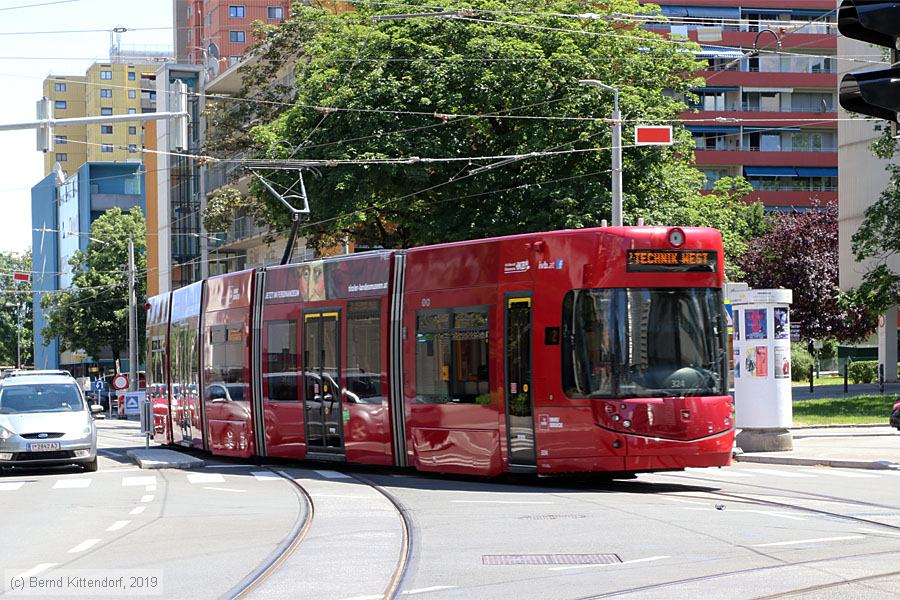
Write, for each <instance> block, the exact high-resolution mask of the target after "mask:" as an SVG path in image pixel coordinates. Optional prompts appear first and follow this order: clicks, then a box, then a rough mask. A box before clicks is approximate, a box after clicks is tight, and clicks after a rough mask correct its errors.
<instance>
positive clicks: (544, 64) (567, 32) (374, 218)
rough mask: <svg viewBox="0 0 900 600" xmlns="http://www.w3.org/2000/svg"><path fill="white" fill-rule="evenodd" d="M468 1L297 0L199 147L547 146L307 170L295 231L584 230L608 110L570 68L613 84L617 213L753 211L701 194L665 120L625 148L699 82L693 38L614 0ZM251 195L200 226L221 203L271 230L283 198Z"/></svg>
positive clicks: (420, 235)
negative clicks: (647, 24)
mask: <svg viewBox="0 0 900 600" xmlns="http://www.w3.org/2000/svg"><path fill="white" fill-rule="evenodd" d="M466 6H468V7H470V9H471V10H470V12H467V13H464V16H463V18H455V19H442V18H409V19H402V20H390V21H374V20H373V17H374V16H376V15H378V14H390V13H395V12H397V10H396V8H395V7H391V6H386V7H382V6H381V5H379V4H377V3H376V4H369V3H359V4H354V5H353V8H354V9H353V10H350V11H345V12H340V13H335V12H331V11H327V10H323V9H320V8H315V7H309V6H302V5H299V4H298V5H296V10H295V11H294V13H293V15H292V17H291V18H290V19H288V20H286V21H285V22H284V23H283V24H282V25H281V26H279V27H275V28H271V27H269V28H261V29H259V30H258V31H257V33H258V35H259V36H260V37H262V38H263V39H264V42H263V43H262V45H261V46H260V47H259V49H258V51H257V52H258V60H256V61H254V62H253V64H252V65H251V66H248V67H247V68H246V69H245V70H244V84H245V85H244V88H243V90H242V91H241V93H240V94H239V96H240V98H239V99H238V100H237V101H235V100H227V101H223V102H221V103H220V106H219V107H218V108H216V109H214V110H213V111H212V112H211V115H210V120H211V123H212V126H213V128H215V129H217V130H218V131H219V135H218V136H215V137H214V138H213V140H212V141H211V144H210V146H209V150H210V151H211V152H217V153H220V154H221V155H223V156H226V155H228V154H229V153H233V152H235V151H237V150H241V151H244V150H246V149H247V147H248V145H249V147H250V148H251V150H252V151H253V152H254V153H255V154H256V155H257V156H259V157H263V158H266V159H271V160H273V161H284V160H287V159H299V160H304V161H309V160H321V161H343V160H373V159H386V158H396V157H429V158H448V157H479V156H488V157H495V156H510V155H520V154H528V153H531V152H544V151H546V152H559V154H554V155H550V156H538V157H531V158H527V159H522V160H509V161H502V160H500V159H494V160H491V159H485V160H473V161H471V162H466V161H463V162H427V163H426V162H421V161H415V160H412V161H410V163H409V164H382V165H371V164H369V165H346V164H335V163H332V164H327V165H326V166H323V167H322V168H321V169H320V170H319V172H320V176H318V177H308V178H307V181H306V183H307V188H308V192H309V196H310V202H311V207H312V213H313V214H312V216H311V222H310V223H309V224H307V225H306V226H305V231H304V233H305V234H306V235H307V236H309V237H310V238H311V239H312V240H313V242H314V243H315V244H317V245H319V246H320V247H321V246H327V245H331V244H333V243H335V242H336V241H338V240H342V239H344V238H346V237H350V238H352V239H355V240H356V241H357V242H359V243H361V244H364V245H380V246H385V247H398V246H401V247H402V246H411V245H417V244H427V243H433V242H444V241H451V240H459V239H471V238H479V237H484V236H491V235H504V234H512V233H521V232H525V231H536V230H548V229H561V228H568V227H585V226H592V225H597V224H599V223H600V221H601V219H604V218H609V215H610V206H611V195H610V181H611V179H610V173H609V166H610V154H609V151H608V150H607V149H608V148H609V146H610V143H611V140H610V137H611V136H610V126H609V123H608V122H607V121H606V120H604V119H605V118H606V117H608V116H609V115H610V112H611V104H612V98H611V95H610V94H609V93H607V92H604V91H603V90H600V89H599V88H595V87H584V86H580V85H579V84H578V80H580V79H598V80H601V81H603V82H604V83H606V84H609V85H612V86H615V87H617V88H619V89H620V91H621V95H620V104H621V108H622V113H623V116H624V118H625V119H626V120H627V122H626V124H625V127H624V130H625V132H626V133H625V135H624V138H625V140H624V143H625V145H626V146H629V147H627V148H626V149H625V151H624V155H625V157H624V158H625V161H624V162H625V164H624V188H625V189H624V192H625V194H624V196H625V197H624V206H625V215H626V223H630V224H634V222H635V220H636V218H637V216H640V215H642V214H645V215H647V216H653V217H656V216H658V217H659V219H655V220H660V221H661V222H663V221H666V219H665V218H664V217H665V216H667V215H668V214H671V211H670V210H669V209H670V208H671V207H673V206H684V205H685V204H687V205H689V206H691V207H692V208H691V210H689V211H685V212H683V213H680V214H679V219H680V221H681V224H693V225H720V224H722V225H734V223H735V222H738V224H742V223H744V222H745V221H746V222H747V223H751V222H752V221H753V219H752V218H751V215H747V216H741V217H739V218H738V217H736V218H730V217H729V218H725V219H722V218H721V211H722V205H723V202H724V204H725V205H727V206H728V207H731V206H732V205H733V204H734V203H733V202H731V200H730V199H729V200H728V201H727V202H726V201H724V200H723V196H724V195H725V194H723V193H716V194H712V195H710V196H707V197H699V194H698V190H699V189H700V187H701V184H702V175H701V174H700V172H699V171H697V170H696V169H694V168H693V167H692V166H691V163H692V161H693V145H692V143H691V137H690V135H689V133H688V132H687V131H685V130H684V129H682V128H676V138H677V143H676V144H674V145H673V146H670V147H630V142H629V139H630V136H629V135H628V132H629V131H630V130H631V127H632V126H633V124H634V123H635V122H636V120H638V119H640V120H650V121H652V120H658V121H662V122H669V121H671V120H674V119H677V117H678V115H679V113H680V112H682V111H684V110H686V106H685V104H684V103H683V102H682V101H680V100H679V99H678V98H679V97H681V95H683V94H686V93H689V90H690V89H691V88H693V87H696V86H698V85H702V82H701V80H699V79H698V78H696V77H695V73H696V71H697V69H698V68H699V67H701V66H702V63H700V62H698V61H697V60H695V58H694V55H693V50H695V49H696V48H697V46H695V45H691V44H683V43H675V42H672V41H668V40H665V39H663V38H662V37H661V36H658V35H655V34H653V33H651V32H648V31H647V30H644V29H641V28H638V27H635V26H634V24H633V23H628V22H625V21H621V20H618V19H617V18H616V17H615V15H616V14H635V13H642V12H643V13H651V12H656V10H655V9H654V7H652V6H644V7H642V6H641V5H639V4H638V2H636V1H634V0H615V1H613V2H611V3H609V4H606V5H604V6H603V7H597V6H594V7H592V9H593V10H597V11H599V12H600V13H601V14H599V15H598V17H599V18H580V19H579V18H573V17H574V16H575V15H577V14H580V13H584V12H585V6H584V4H583V2H579V1H576V0H553V1H550V2H546V3H540V11H541V12H540V13H535V12H534V11H535V10H536V9H535V7H536V6H538V5H537V4H535V3H533V2H525V1H524V0H512V1H510V2H504V3H503V4H499V3H497V2H493V1H490V0H471V1H469V2H467V3H466ZM418 11H421V12H433V8H431V7H430V6H429V5H428V4H427V3H421V2H417V1H413V2H411V3H408V4H406V5H404V8H403V11H402V12H404V13H415V12H418ZM285 65H288V67H293V74H291V73H292V72H291V69H290V68H285ZM285 73H287V74H288V76H287V77H280V78H279V76H283V75H284V74H285ZM273 80H274V81H277V83H274V84H272V83H270V82H272V81H273ZM291 82H292V83H293V87H291V86H290V85H289V84H290V83H291ZM260 101H261V102H260ZM282 103H286V104H287V105H288V108H285V106H284V104H282ZM317 107H318V108H317ZM321 107H340V110H336V111H332V110H328V109H323V108H321ZM256 123H262V124H261V125H257V126H255V127H254V126H253V125H254V124H256ZM596 148H603V150H594V149H596ZM484 167H489V168H484ZM266 176H267V177H268V178H270V179H271V180H272V181H273V182H274V183H275V184H278V185H281V186H282V187H283V188H284V189H287V188H289V187H290V186H291V185H293V184H294V183H295V181H296V177H295V173H292V172H289V171H283V170H282V171H274V172H269V171H267V172H266ZM253 192H254V195H255V196H256V197H258V198H260V199H261V202H259V203H257V204H256V205H255V207H250V206H248V204H247V202H246V200H244V201H240V200H235V198H236V195H235V194H234V192H233V190H228V191H226V192H223V193H222V194H220V195H219V196H217V197H216V198H215V199H214V200H213V201H212V203H211V207H212V210H211V212H210V214H209V215H207V216H208V217H209V219H208V220H207V221H208V222H207V224H208V225H211V227H210V229H211V230H216V229H220V228H221V224H222V216H223V214H225V215H227V213H228V208H229V206H230V207H234V208H241V209H242V210H249V212H252V213H255V214H256V215H257V217H258V218H260V219H261V220H263V221H267V222H270V223H273V224H275V225H276V226H278V227H281V228H283V227H285V226H286V225H287V214H286V211H284V209H283V208H282V207H281V206H280V205H278V204H277V202H276V201H275V199H274V198H273V197H272V196H271V195H270V194H268V193H267V192H265V191H264V190H263V189H262V187H261V186H259V185H254V187H253ZM729 198H730V197H729ZM729 210H730V209H729ZM732 212H734V211H732ZM736 212H739V213H740V214H741V215H744V211H736ZM212 225H216V226H212ZM748 227H751V226H750V225H748ZM751 228H752V227H751ZM729 235H731V233H729ZM734 235H735V236H739V235H740V234H739V233H734ZM729 244H730V246H732V247H733V248H734V250H732V252H737V251H738V250H739V248H737V246H738V243H737V242H736V241H735V242H734V243H732V242H731V240H729Z"/></svg>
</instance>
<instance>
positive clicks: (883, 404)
mask: <svg viewBox="0 0 900 600" xmlns="http://www.w3.org/2000/svg"><path fill="white" fill-rule="evenodd" d="M896 401H897V396H896V395H895V394H874V395H867V396H854V397H852V398H817V399H815V400H798V401H796V402H794V404H793V407H794V425H853V424H857V423H885V424H887V422H888V418H889V417H890V415H891V408H892V407H893V406H894V402H896Z"/></svg>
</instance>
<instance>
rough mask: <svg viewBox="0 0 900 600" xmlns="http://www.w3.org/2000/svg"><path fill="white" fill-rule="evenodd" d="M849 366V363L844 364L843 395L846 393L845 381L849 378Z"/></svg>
mask: <svg viewBox="0 0 900 600" xmlns="http://www.w3.org/2000/svg"><path fill="white" fill-rule="evenodd" d="M849 366H850V364H849V363H844V393H845V394H846V393H847V379H848V378H849V374H850V369H849Z"/></svg>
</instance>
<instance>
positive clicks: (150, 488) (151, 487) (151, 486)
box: [147, 485, 156, 492]
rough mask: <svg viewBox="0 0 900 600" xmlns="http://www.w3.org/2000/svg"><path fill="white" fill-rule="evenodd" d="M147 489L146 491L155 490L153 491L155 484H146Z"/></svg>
mask: <svg viewBox="0 0 900 600" xmlns="http://www.w3.org/2000/svg"><path fill="white" fill-rule="evenodd" d="M147 491H148V492H155V491H156V486H155V485H148V486H147Z"/></svg>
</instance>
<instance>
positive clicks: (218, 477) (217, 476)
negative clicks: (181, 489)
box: [187, 473, 225, 483]
mask: <svg viewBox="0 0 900 600" xmlns="http://www.w3.org/2000/svg"><path fill="white" fill-rule="evenodd" d="M187 478H188V481H189V482H191V483H225V478H224V477H223V476H222V474H221V473H188V476H187Z"/></svg>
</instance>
